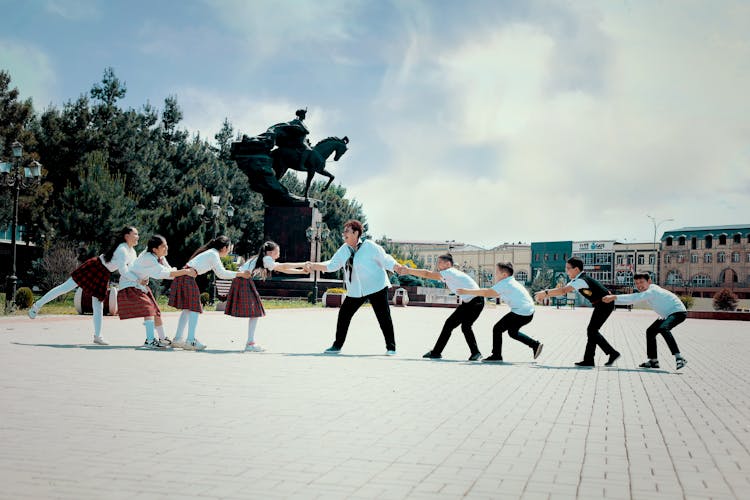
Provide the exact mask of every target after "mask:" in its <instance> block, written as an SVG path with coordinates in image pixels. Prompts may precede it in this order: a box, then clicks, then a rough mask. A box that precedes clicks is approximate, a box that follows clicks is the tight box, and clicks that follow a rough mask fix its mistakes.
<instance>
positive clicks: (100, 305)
mask: <svg viewBox="0 0 750 500" xmlns="http://www.w3.org/2000/svg"><path fill="white" fill-rule="evenodd" d="M91 309H93V311H94V337H99V338H101V336H102V319H103V318H104V302H102V301H101V300H99V299H97V298H96V297H91Z"/></svg>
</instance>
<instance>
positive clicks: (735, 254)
mask: <svg viewBox="0 0 750 500" xmlns="http://www.w3.org/2000/svg"><path fill="white" fill-rule="evenodd" d="M739 261H740V252H732V262H739Z"/></svg>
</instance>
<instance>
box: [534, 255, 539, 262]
mask: <svg viewBox="0 0 750 500" xmlns="http://www.w3.org/2000/svg"><path fill="white" fill-rule="evenodd" d="M534 262H539V254H536V255H534Z"/></svg>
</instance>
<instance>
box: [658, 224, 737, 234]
mask: <svg viewBox="0 0 750 500" xmlns="http://www.w3.org/2000/svg"><path fill="white" fill-rule="evenodd" d="M737 229H750V224H733V225H731V226H694V227H680V228H677V229H670V230H669V231H664V232H665V233H677V232H685V231H732V230H737Z"/></svg>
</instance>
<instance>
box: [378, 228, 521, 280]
mask: <svg viewBox="0 0 750 500" xmlns="http://www.w3.org/2000/svg"><path fill="white" fill-rule="evenodd" d="M391 241H392V242H393V243H395V244H397V245H399V246H401V247H402V248H404V249H406V250H407V251H409V252H412V253H413V254H414V255H416V256H417V257H419V258H420V259H421V260H422V261H423V262H424V264H425V266H426V267H427V268H429V269H432V268H434V267H435V264H436V263H437V258H438V256H439V255H442V254H444V253H446V252H450V253H451V255H453V263H454V265H455V266H456V268H458V269H460V270H462V271H464V272H465V273H466V274H468V275H469V276H471V277H472V278H474V279H475V280H476V281H477V283H478V284H479V286H480V287H490V286H492V281H493V275H494V273H495V265H496V264H497V263H498V262H511V263H512V264H513V268H514V270H515V275H516V279H517V280H518V281H519V282H521V283H527V282H529V281H530V279H531V247H530V246H529V245H526V244H523V243H503V244H502V245H498V246H496V247H493V248H490V249H486V248H482V247H479V246H476V245H471V244H467V243H461V242H456V241H453V240H449V241H445V240H443V241H421V240H391Z"/></svg>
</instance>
